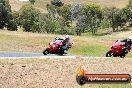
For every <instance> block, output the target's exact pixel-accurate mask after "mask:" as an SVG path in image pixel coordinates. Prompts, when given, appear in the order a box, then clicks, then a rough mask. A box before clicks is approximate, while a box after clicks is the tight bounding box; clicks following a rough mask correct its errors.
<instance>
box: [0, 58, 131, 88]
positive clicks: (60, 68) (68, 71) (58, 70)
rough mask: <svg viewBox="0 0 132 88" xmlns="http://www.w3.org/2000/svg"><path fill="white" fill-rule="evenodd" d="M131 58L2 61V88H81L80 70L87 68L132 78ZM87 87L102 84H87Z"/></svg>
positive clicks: (0, 80) (91, 70) (92, 70)
mask: <svg viewBox="0 0 132 88" xmlns="http://www.w3.org/2000/svg"><path fill="white" fill-rule="evenodd" d="M131 63H132V60H131V59H63V60H62V59H21V60H1V61H0V88H80V86H79V85H78V84H77V83H76V80H75V77H76V69H77V67H78V66H79V65H84V66H86V68H87V73H89V74H92V73H93V74H106V73H107V74H111V73H117V74H118V73H122V74H130V75H132V66H131ZM82 87H83V88H89V87H94V88H98V87H99V84H98V85H93V84H90V85H84V86H82Z"/></svg>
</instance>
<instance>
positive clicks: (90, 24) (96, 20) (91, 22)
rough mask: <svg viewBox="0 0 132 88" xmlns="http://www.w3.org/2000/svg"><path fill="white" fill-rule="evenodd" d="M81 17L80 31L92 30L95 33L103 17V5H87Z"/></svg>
mask: <svg viewBox="0 0 132 88" xmlns="http://www.w3.org/2000/svg"><path fill="white" fill-rule="evenodd" d="M81 17H82V18H81V21H79V23H78V25H77V26H78V27H77V29H78V30H79V32H86V31H91V32H92V34H93V35H95V33H96V32H97V29H98V27H99V24H100V22H101V19H102V11H101V7H100V6H98V5H94V4H92V5H86V6H84V7H83V8H82V10H81ZM82 24H83V25H82Z"/></svg>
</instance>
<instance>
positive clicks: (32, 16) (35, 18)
mask: <svg viewBox="0 0 132 88" xmlns="http://www.w3.org/2000/svg"><path fill="white" fill-rule="evenodd" d="M39 16H40V12H39V11H38V10H36V9H35V8H33V7H32V6H31V5H24V6H23V7H22V8H21V9H20V13H19V21H20V24H21V25H22V26H23V28H24V30H23V31H26V32H31V31H33V30H35V28H36V27H35V26H34V25H36V24H35V23H36V22H39ZM33 27H35V28H33ZM37 30H39V29H37Z"/></svg>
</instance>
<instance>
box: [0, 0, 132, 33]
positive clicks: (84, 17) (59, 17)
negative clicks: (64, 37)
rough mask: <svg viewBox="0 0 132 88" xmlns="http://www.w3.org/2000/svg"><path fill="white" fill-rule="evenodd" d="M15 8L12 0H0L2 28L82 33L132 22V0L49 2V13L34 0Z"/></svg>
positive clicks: (0, 23)
mask: <svg viewBox="0 0 132 88" xmlns="http://www.w3.org/2000/svg"><path fill="white" fill-rule="evenodd" d="M30 2H31V3H30V4H26V5H24V6H22V7H21V9H20V10H19V11H16V12H12V11H11V6H10V4H9V0H0V29H1V30H2V29H4V28H7V30H9V31H17V30H18V27H22V28H23V31H25V32H37V33H56V34H71V35H81V34H82V33H87V32H91V33H92V35H95V34H96V33H97V32H98V30H100V29H109V28H112V31H113V32H116V31H119V30H122V29H123V28H124V27H131V26H132V0H129V3H128V5H127V6H126V7H124V8H122V9H119V8H116V7H101V6H99V5H96V4H88V5H79V4H76V5H74V6H73V5H70V4H65V3H63V2H61V0H52V1H51V3H49V4H47V6H46V8H47V11H48V13H41V12H40V11H39V10H37V9H36V8H34V4H35V0H30Z"/></svg>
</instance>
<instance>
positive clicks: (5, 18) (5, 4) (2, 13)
mask: <svg viewBox="0 0 132 88" xmlns="http://www.w3.org/2000/svg"><path fill="white" fill-rule="evenodd" d="M10 13H11V6H10V4H9V1H8V0H0V29H2V28H4V27H5V26H6V24H7V23H8V22H9V17H10Z"/></svg>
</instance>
